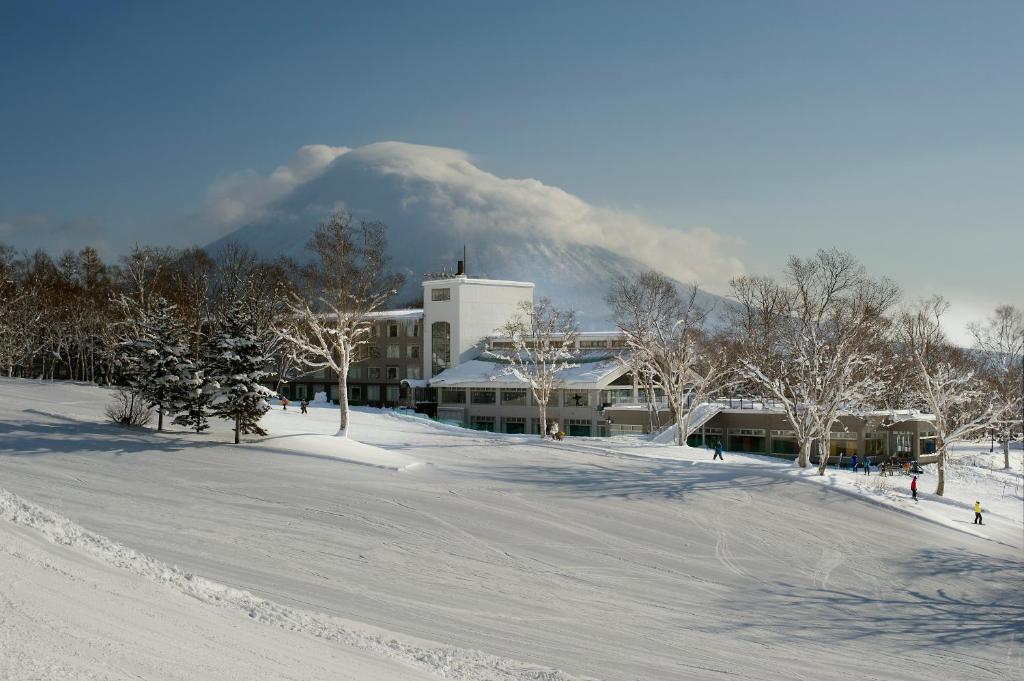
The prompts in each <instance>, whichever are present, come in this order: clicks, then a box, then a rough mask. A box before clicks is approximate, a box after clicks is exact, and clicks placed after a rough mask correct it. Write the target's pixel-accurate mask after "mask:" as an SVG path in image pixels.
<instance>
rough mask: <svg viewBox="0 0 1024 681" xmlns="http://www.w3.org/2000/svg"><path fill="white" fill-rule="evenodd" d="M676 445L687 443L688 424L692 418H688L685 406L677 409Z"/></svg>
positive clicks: (680, 445)
mask: <svg viewBox="0 0 1024 681" xmlns="http://www.w3.org/2000/svg"><path fill="white" fill-rule="evenodd" d="M675 416H676V446H678V447H682V446H683V445H685V444H686V426H687V424H688V422H689V420H690V419H688V418H687V415H686V409H685V407H684V408H683V409H681V410H676V412H675Z"/></svg>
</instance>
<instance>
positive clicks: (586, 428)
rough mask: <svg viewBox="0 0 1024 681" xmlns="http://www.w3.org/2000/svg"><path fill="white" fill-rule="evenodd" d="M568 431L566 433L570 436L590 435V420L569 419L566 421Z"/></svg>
mask: <svg viewBox="0 0 1024 681" xmlns="http://www.w3.org/2000/svg"><path fill="white" fill-rule="evenodd" d="M567 425H568V427H569V432H568V433H566V435H570V436H572V437H590V436H591V434H592V433H591V429H590V421H587V420H584V419H569V420H568V422H567Z"/></svg>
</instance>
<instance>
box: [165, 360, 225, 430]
mask: <svg viewBox="0 0 1024 681" xmlns="http://www.w3.org/2000/svg"><path fill="white" fill-rule="evenodd" d="M207 371H208V370H207V369H206V367H205V366H203V367H196V368H195V370H194V371H193V372H192V376H191V377H189V378H188V379H187V380H186V381H184V387H185V395H184V397H183V398H182V406H181V413H180V414H178V415H177V416H175V417H174V421H173V423H174V425H176V426H185V427H186V428H188V429H189V430H194V431H196V432H197V433H201V432H203V431H204V430H206V429H207V428H209V427H210V424H209V420H208V417H209V415H210V407H211V404H212V402H213V398H214V397H215V396H216V393H217V389H218V387H219V386H218V385H217V383H215V382H213V381H211V380H210V379H209V377H208V376H207Z"/></svg>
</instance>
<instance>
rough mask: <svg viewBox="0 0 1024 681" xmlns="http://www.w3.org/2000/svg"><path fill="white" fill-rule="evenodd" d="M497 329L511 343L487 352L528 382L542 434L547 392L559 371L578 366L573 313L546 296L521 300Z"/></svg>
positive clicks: (555, 383)
mask: <svg viewBox="0 0 1024 681" xmlns="http://www.w3.org/2000/svg"><path fill="white" fill-rule="evenodd" d="M497 332H498V333H499V334H501V335H502V336H504V337H506V338H507V339H508V340H510V341H511V347H510V348H508V349H500V350H499V349H492V350H489V351H488V352H487V354H488V355H489V356H491V357H495V358H497V359H499V360H501V361H502V362H504V363H505V365H506V368H505V372H506V373H507V374H511V375H512V376H515V377H516V379H518V380H519V381H522V382H523V383H525V384H526V385H527V386H529V388H530V392H531V394H532V395H533V399H534V401H535V402H536V403H537V412H538V417H539V418H540V436H541V437H542V438H543V437H544V435H545V433H546V431H547V423H548V420H547V419H548V404H549V403H550V401H551V395H552V394H553V393H554V391H555V390H556V389H558V387H559V386H560V385H561V384H562V380H561V379H560V377H559V374H560V373H561V372H563V371H566V370H567V369H572V368H575V367H577V366H579V365H578V364H577V363H576V362H575V359H576V358H577V351H576V340H577V338H578V337H579V327H578V326H577V324H576V314H575V312H573V311H572V310H562V309H559V308H557V307H555V306H554V305H553V304H552V303H551V301H550V300H549V299H547V298H541V299H540V300H537V301H536V302H530V301H523V302H522V303H520V305H519V314H518V315H516V316H515V317H514V318H512V319H510V320H509V321H508V322H507V323H506V324H505V325H503V326H502V327H501V328H499V329H498V330H497Z"/></svg>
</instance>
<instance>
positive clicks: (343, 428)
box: [328, 357, 348, 437]
mask: <svg viewBox="0 0 1024 681" xmlns="http://www.w3.org/2000/svg"><path fill="white" fill-rule="evenodd" d="M328 397H329V396H328ZM337 435H338V437H348V362H346V361H345V358H344V357H343V358H342V362H341V371H339V372H338V433H337Z"/></svg>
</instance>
